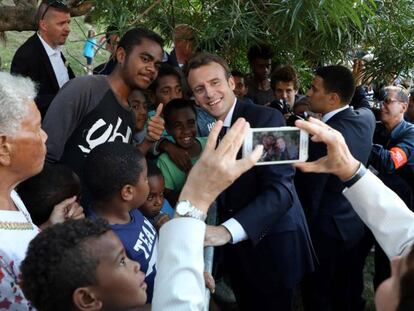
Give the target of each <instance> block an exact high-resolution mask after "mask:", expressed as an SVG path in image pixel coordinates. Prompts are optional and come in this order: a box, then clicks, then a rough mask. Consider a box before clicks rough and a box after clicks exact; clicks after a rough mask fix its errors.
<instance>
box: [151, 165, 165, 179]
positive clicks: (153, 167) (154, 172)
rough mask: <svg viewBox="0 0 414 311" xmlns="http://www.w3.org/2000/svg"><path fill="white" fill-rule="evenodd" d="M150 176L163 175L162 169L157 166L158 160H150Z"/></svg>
mask: <svg viewBox="0 0 414 311" xmlns="http://www.w3.org/2000/svg"><path fill="white" fill-rule="evenodd" d="M147 176H148V178H149V177H152V176H162V177H164V176H163V175H162V172H161V170H160V168H159V167H158V166H157V164H156V162H148V173H147Z"/></svg>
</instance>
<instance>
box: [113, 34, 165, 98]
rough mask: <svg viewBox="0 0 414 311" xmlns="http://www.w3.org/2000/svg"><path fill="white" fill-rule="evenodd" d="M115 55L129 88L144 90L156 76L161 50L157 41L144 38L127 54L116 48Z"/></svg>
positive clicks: (161, 54) (161, 55)
mask: <svg viewBox="0 0 414 311" xmlns="http://www.w3.org/2000/svg"><path fill="white" fill-rule="evenodd" d="M116 55H117V61H118V63H119V64H120V65H121V71H122V73H121V75H122V77H123V80H124V81H125V83H126V84H127V85H128V86H129V87H130V88H131V89H141V90H145V89H147V88H148V86H149V85H150V84H151V83H152V82H153V81H154V80H155V79H156V78H157V75H158V70H159V67H160V64H161V61H162V57H163V50H162V48H161V46H160V45H159V44H158V43H157V42H155V41H152V40H149V39H146V38H144V39H142V41H141V44H139V45H136V46H134V47H133V48H132V50H131V51H129V53H128V54H125V50H124V49H123V48H118V50H117V52H116Z"/></svg>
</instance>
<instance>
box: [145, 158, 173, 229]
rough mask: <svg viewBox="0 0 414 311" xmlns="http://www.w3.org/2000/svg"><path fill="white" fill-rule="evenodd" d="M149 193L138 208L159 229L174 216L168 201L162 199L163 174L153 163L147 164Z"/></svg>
mask: <svg viewBox="0 0 414 311" xmlns="http://www.w3.org/2000/svg"><path fill="white" fill-rule="evenodd" d="M147 175H148V185H149V189H150V190H149V194H148V197H147V200H146V201H145V203H144V205H142V206H141V207H140V208H139V209H140V210H141V212H142V214H144V216H145V217H146V218H147V219H148V220H149V221H150V222H151V223H152V224H153V226H154V227H155V228H156V229H157V230H159V229H160V228H161V226H162V225H163V224H164V223H165V222H167V221H168V220H170V219H171V218H173V217H174V210H173V209H172V207H171V205H170V203H168V201H167V200H165V199H164V187H165V183H164V176H163V175H162V172H161V171H160V169H159V168H158V167H157V166H156V165H155V164H154V163H149V164H148V174H147Z"/></svg>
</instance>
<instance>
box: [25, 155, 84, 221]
mask: <svg viewBox="0 0 414 311" xmlns="http://www.w3.org/2000/svg"><path fill="white" fill-rule="evenodd" d="M17 192H18V193H19V196H20V197H21V198H22V201H23V202H24V203H25V205H26V208H27V210H28V211H29V213H30V217H31V218H32V220H33V222H34V223H35V224H36V225H37V226H40V225H41V224H43V223H45V222H46V221H47V220H48V219H49V217H50V214H52V211H53V208H54V207H55V205H57V204H58V203H60V202H62V201H63V200H65V199H68V198H71V197H73V196H75V195H76V196H79V194H80V192H81V184H80V180H79V177H78V175H76V174H75V173H74V172H73V171H72V170H71V169H70V168H68V167H66V166H64V165H62V164H51V163H47V162H46V163H45V165H44V166H43V170H42V171H41V172H40V173H39V174H37V175H36V176H33V177H31V178H29V179H27V180H25V181H23V182H22V183H20V184H19V185H18V188H17Z"/></svg>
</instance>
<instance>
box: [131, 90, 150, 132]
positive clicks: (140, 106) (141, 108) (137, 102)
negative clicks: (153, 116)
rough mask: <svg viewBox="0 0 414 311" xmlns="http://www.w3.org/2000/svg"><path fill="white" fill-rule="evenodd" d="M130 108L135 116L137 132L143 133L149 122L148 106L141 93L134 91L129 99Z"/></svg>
mask: <svg viewBox="0 0 414 311" xmlns="http://www.w3.org/2000/svg"><path fill="white" fill-rule="evenodd" d="M128 101H129V106H130V107H131V108H132V111H133V112H134V114H135V130H136V131H141V130H142V129H143V128H144V125H145V122H146V121H147V112H148V111H147V104H146V102H145V96H144V94H142V92H141V91H133V92H132V93H131V95H130V96H129V98H128Z"/></svg>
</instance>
